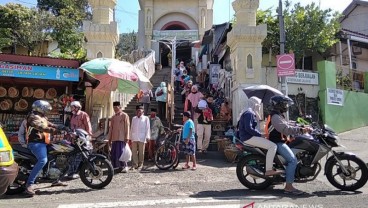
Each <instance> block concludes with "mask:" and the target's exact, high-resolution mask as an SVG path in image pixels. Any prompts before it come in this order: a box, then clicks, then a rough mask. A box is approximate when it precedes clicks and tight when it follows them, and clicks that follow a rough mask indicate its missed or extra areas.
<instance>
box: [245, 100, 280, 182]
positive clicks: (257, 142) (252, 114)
mask: <svg viewBox="0 0 368 208" xmlns="http://www.w3.org/2000/svg"><path fill="white" fill-rule="evenodd" d="M248 103H249V105H248V107H247V108H246V109H244V110H243V113H242V114H241V116H240V119H239V122H238V129H239V139H240V140H241V141H243V142H244V143H245V144H249V145H253V146H257V147H261V148H264V149H267V154H266V171H265V176H272V175H278V174H281V173H282V171H279V170H273V169H272V164H273V159H274V157H275V155H276V150H277V146H276V144H275V143H273V142H271V141H270V140H268V139H265V138H264V135H263V134H261V132H260V131H259V130H258V129H257V128H256V127H257V125H258V123H259V122H258V121H259V117H260V116H259V114H260V110H261V99H259V98H257V97H250V98H249V100H248Z"/></svg>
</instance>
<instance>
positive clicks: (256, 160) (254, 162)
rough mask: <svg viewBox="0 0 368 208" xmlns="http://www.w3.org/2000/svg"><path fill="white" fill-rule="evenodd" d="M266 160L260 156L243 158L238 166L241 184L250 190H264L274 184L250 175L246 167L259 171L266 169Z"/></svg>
mask: <svg viewBox="0 0 368 208" xmlns="http://www.w3.org/2000/svg"><path fill="white" fill-rule="evenodd" d="M265 164H266V158H264V157H262V156H260V155H247V156H245V157H243V158H241V159H240V160H239V162H238V164H237V166H236V175H237V177H238V180H239V181H240V183H242V184H243V185H244V186H245V187H247V188H249V189H255V190H263V189H266V188H267V187H269V186H270V185H271V184H272V181H271V180H270V179H264V178H260V177H256V176H253V175H251V174H249V173H248V172H247V170H246V167H247V166H249V165H251V166H256V167H257V168H258V169H262V170H264V169H265Z"/></svg>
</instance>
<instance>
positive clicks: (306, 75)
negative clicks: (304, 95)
mask: <svg viewBox="0 0 368 208" xmlns="http://www.w3.org/2000/svg"><path fill="white" fill-rule="evenodd" d="M286 81H287V82H288V83H295V84H306V85H318V73H314V72H301V71H297V72H296V73H295V76H287V77H286Z"/></svg>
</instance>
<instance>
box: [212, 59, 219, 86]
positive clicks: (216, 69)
mask: <svg viewBox="0 0 368 208" xmlns="http://www.w3.org/2000/svg"><path fill="white" fill-rule="evenodd" d="M220 69H221V65H220V64H210V84H215V85H217V84H218V83H219V81H220Z"/></svg>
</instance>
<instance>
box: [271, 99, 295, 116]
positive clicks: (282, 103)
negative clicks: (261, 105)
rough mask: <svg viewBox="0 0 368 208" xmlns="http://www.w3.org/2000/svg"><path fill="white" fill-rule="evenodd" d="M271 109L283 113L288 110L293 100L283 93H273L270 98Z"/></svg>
mask: <svg viewBox="0 0 368 208" xmlns="http://www.w3.org/2000/svg"><path fill="white" fill-rule="evenodd" d="M270 103H271V106H272V110H275V111H278V112H281V113H285V112H287V111H288V108H289V106H291V105H293V104H294V101H293V100H292V99H290V98H289V97H287V96H284V95H275V96H273V97H271V100H270Z"/></svg>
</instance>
